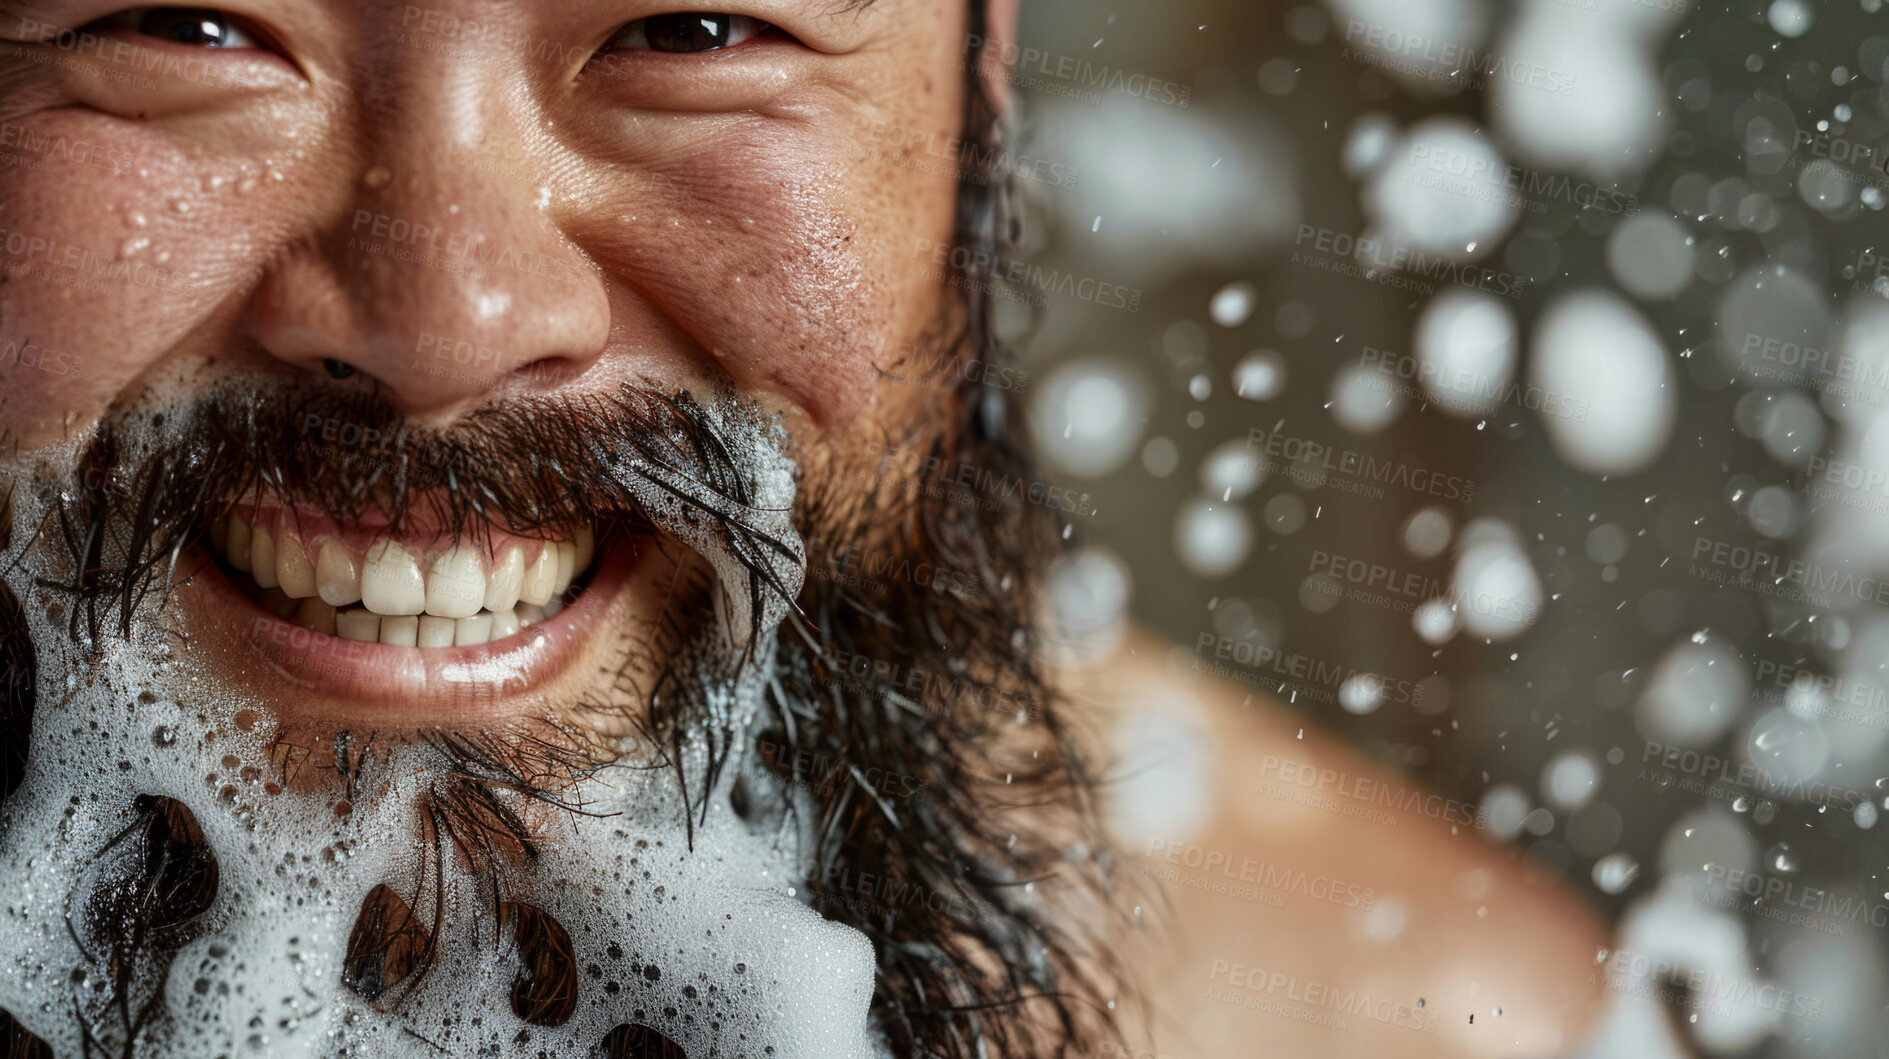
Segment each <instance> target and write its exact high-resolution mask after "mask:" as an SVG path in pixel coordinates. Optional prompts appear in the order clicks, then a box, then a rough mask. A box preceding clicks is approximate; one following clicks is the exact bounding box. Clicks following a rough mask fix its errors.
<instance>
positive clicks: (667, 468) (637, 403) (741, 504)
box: [39, 383, 804, 644]
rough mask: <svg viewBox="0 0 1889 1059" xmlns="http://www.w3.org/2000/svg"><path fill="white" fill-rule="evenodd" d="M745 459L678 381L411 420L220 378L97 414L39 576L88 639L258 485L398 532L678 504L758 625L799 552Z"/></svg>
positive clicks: (615, 518)
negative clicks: (175, 396) (53, 562)
mask: <svg viewBox="0 0 1889 1059" xmlns="http://www.w3.org/2000/svg"><path fill="white" fill-rule="evenodd" d="M754 464H755V455H754V454H753V453H752V452H751V451H748V449H747V448H745V447H744V446H743V444H742V443H741V442H739V441H737V440H736V439H735V438H733V437H731V436H730V433H729V431H728V429H727V428H725V427H724V426H723V425H722V424H721V423H720V422H718V420H717V418H716V417H715V416H714V415H712V414H711V413H710V411H709V410H708V409H706V408H704V407H703V405H702V404H701V403H700V402H699V401H698V400H697V399H696V398H695V397H693V396H692V395H690V394H688V393H687V392H678V393H674V394H667V393H664V392H662V391H660V390H658V389H656V388H654V387H647V386H638V385H634V384H626V385H624V386H622V387H621V388H619V389H618V390H616V391H615V392H612V393H609V394H607V395H588V396H583V397H576V398H570V397H562V398H552V397H548V396H538V395H531V396H524V397H518V398H513V399H509V400H507V401H505V402H502V403H496V404H493V405H490V406H487V407H485V408H482V409H479V410H476V411H474V412H472V413H470V414H468V415H467V416H466V417H465V418H463V419H461V420H460V421H457V422H455V423H453V424H451V425H450V426H446V427H423V426H419V425H416V424H414V423H412V422H411V421H409V420H408V419H407V418H406V417H405V416H403V415H402V414H401V413H400V412H399V411H397V410H396V409H394V408H393V407H392V406H390V405H389V404H388V403H387V402H386V401H385V400H384V399H382V398H381V397H379V396H378V395H376V394H373V393H371V392H361V391H345V390H340V389H336V388H329V387H312V386H309V385H307V384H282V385H278V386H274V387H267V388H258V387H256V386H255V385H254V384H253V383H250V384H247V385H235V384H226V385H224V386H222V387H219V388H218V389H216V390H213V391H212V392H211V393H209V394H207V395H205V396H204V397H202V398H200V399H198V400H197V401H195V402H193V403H192V404H191V405H190V406H189V407H188V408H187V409H186V410H184V411H183V412H182V413H181V416H180V418H177V419H171V420H167V418H166V415H165V413H162V412H144V413H121V414H118V415H114V416H113V417H112V418H110V419H108V420H106V421H105V422H104V423H103V424H102V425H101V426H100V428H99V430H98V431H97V433H96V435H95V437H94V438H93V440H92V441H91V443H90V444H89V445H88V446H87V447H86V449H85V451H84V454H83V456H82V458H81V460H80V463H79V467H78V480H77V482H76V483H72V484H71V485H69V486H68V487H67V488H65V489H64V490H62V491H61V492H60V493H59V495H58V496H57V497H56V499H55V501H54V502H53V503H52V504H50V505H49V507H48V516H47V523H48V524H46V525H42V526H41V527H40V530H39V532H40V534H41V535H42V536H48V535H49V536H51V538H52V540H53V543H54V544H55V546H56V550H57V551H58V552H61V553H63V558H64V560H65V561H64V563H63V564H62V566H63V570H62V572H61V573H60V574H59V575H56V576H49V577H44V578H42V579H41V580H40V581H39V584H40V585H41V586H42V587H44V588H46V589H49V590H51V591H53V592H55V593H59V594H62V595H64V596H65V597H66V598H67V600H68V602H69V607H68V610H69V616H68V623H69V632H70V634H71V635H72V636H73V637H74V638H75V639H82V640H84V641H86V642H88V643H90V644H96V643H97V642H98V639H99V637H100V635H101V634H102V633H103V632H104V631H105V630H107V629H108V628H112V627H114V626H115V627H116V628H117V630H118V631H119V633H120V634H121V635H126V636H128V635H130V632H131V627H132V622H133V620H134V618H135V617H136V616H137V615H138V614H140V613H142V612H143V611H144V610H145V608H147V607H148V606H151V605H152V604H154V603H155V604H156V605H157V606H162V604H163V601H164V600H165V599H166V598H167V596H168V592H169V590H170V587H171V586H172V585H173V584H175V583H176V582H177V578H178V574H179V569H178V568H179V564H180V562H181V561H182V559H183V556H184V555H185V552H186V550H187V548H188V547H189V546H190V545H192V544H195V543H197V542H199V541H200V540H202V539H204V538H205V537H206V535H207V527H208V524H209V521H210V519H211V518H213V517H215V516H216V515H218V514H221V513H224V512H227V511H228V510H229V509H230V508H231V507H232V505H233V503H234V502H235V500H236V499H237V498H241V497H247V496H249V495H251V494H252V493H253V492H254V491H255V490H257V489H261V490H263V491H266V492H267V493H270V494H273V495H274V496H275V497H277V498H279V499H280V500H281V501H282V502H283V503H284V504H286V505H288V506H290V507H291V508H297V507H299V508H305V509H308V510H313V511H318V512H321V513H323V514H325V515H327V516H329V517H331V518H333V519H335V520H336V522H338V523H340V524H341V525H343V526H348V525H354V524H358V523H359V522H360V521H361V520H362V519H363V518H364V517H365V516H367V515H369V514H370V513H374V514H377V515H379V516H382V517H384V518H386V519H387V520H388V521H389V522H390V523H391V532H393V533H395V534H400V533H402V532H404V531H406V530H408V529H410V528H412V527H413V526H414V525H415V524H417V523H420V522H422V521H424V522H425V524H426V526H427V527H428V528H429V529H432V528H434V527H438V528H440V529H442V530H443V531H444V532H447V533H450V534H452V535H454V536H459V535H462V534H469V535H472V536H475V537H476V536H477V535H479V534H480V533H481V532H483V531H484V530H485V529H487V528H488V527H489V526H490V525H493V524H497V525H503V526H504V527H505V528H507V529H508V530H510V531H511V532H514V533H518V534H521V535H527V536H530V535H540V534H542V535H549V534H551V533H554V532H556V531H558V530H561V529H565V528H568V527H571V526H576V525H593V526H596V527H598V528H599V529H600V530H602V531H604V532H616V531H623V532H638V531H641V532H647V531H648V529H649V528H650V527H651V526H661V525H662V524H663V523H664V522H665V521H666V520H667V521H670V522H673V521H674V517H675V515H674V511H675V510H678V509H686V510H685V514H686V516H687V517H688V518H689V519H690V521H691V522H693V523H696V524H697V525H701V524H704V523H705V524H706V525H707V527H708V529H709V531H710V536H712V537H713V538H714V539H715V540H716V541H717V542H718V544H719V546H720V547H721V548H723V549H725V550H726V551H727V553H728V555H729V556H730V557H732V558H733V559H734V560H735V561H736V562H737V563H738V564H739V565H740V567H741V568H744V569H746V571H747V572H748V575H749V576H748V578H747V581H748V585H747V591H748V593H749V596H750V603H751V604H752V605H751V606H750V608H749V613H750V615H751V616H752V617H753V619H754V621H755V622H756V625H757V628H756V629H755V630H754V631H755V632H758V631H759V629H758V624H759V621H760V615H761V612H762V609H763V608H762V606H761V603H762V597H763V595H764V594H765V593H768V592H773V593H777V594H779V595H780V596H782V597H783V598H784V599H787V600H789V601H791V600H792V598H793V596H794V591H793V589H792V588H791V587H790V586H789V585H788V584H786V583H785V582H784V581H783V578H782V575H781V572H780V571H781V570H782V569H783V567H785V568H788V569H791V568H795V567H798V566H799V565H801V564H802V563H804V553H803V552H802V550H801V548H800V546H799V544H798V542H797V541H794V540H791V539H788V538H785V537H783V536H782V535H781V533H780V532H778V531H777V530H775V529H773V528H772V527H774V526H777V525H779V523H780V519H779V518H778V513H777V512H772V511H770V510H765V509H763V508H760V507H757V506H756V504H757V499H756V496H755V487H754V484H753V483H754V482H755V480H756V478H755V473H756V468H755V466H754ZM186 573H187V571H186Z"/></svg>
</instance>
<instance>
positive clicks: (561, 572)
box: [551, 541, 577, 601]
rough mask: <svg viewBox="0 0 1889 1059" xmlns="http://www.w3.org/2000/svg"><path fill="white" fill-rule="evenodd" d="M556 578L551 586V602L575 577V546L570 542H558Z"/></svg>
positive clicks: (569, 585)
mask: <svg viewBox="0 0 1889 1059" xmlns="http://www.w3.org/2000/svg"><path fill="white" fill-rule="evenodd" d="M557 550H558V578H557V580H556V581H555V582H553V583H552V585H551V600H552V601H555V600H557V599H558V598H559V597H561V596H563V595H564V593H565V592H566V591H567V590H568V589H569V588H570V587H571V579H572V578H574V577H576V576H577V545H575V544H572V543H571V542H570V541H559V542H558V543H557Z"/></svg>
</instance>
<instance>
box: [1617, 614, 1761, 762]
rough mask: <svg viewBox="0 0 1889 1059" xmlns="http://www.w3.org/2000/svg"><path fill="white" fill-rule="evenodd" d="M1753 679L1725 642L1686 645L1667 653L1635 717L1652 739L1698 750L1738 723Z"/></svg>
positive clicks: (1675, 647) (1647, 688) (1651, 678)
mask: <svg viewBox="0 0 1889 1059" xmlns="http://www.w3.org/2000/svg"><path fill="white" fill-rule="evenodd" d="M1750 687H1751V677H1750V674H1749V672H1748V671H1747V669H1746V667H1745V662H1744V660H1743V659H1741V658H1740V657H1738V652H1737V651H1734V650H1733V649H1732V648H1731V645H1729V644H1727V643H1725V642H1724V641H1723V640H1717V639H1710V638H1708V639H1706V640H1705V641H1704V642H1703V643H1698V642H1693V641H1691V640H1687V641H1684V642H1681V643H1679V644H1677V645H1675V646H1674V647H1673V648H1672V649H1671V650H1669V651H1667V652H1666V655H1665V657H1663V658H1661V659H1660V660H1659V662H1658V664H1656V665H1655V666H1654V667H1653V672H1652V673H1651V675H1650V676H1649V677H1648V678H1647V682H1646V689H1645V691H1644V692H1642V693H1641V695H1640V701H1639V705H1638V707H1637V709H1636V713H1635V716H1636V717H1637V718H1638V720H1639V724H1640V731H1641V733H1642V734H1644V735H1645V736H1646V737H1647V738H1648V739H1652V740H1654V741H1656V742H1660V743H1668V744H1672V745H1675V746H1686V747H1700V746H1705V745H1706V744H1708V743H1710V742H1712V741H1713V740H1715V739H1717V738H1718V737H1719V736H1721V735H1723V734H1724V733H1725V730H1726V729H1728V728H1730V727H1731V725H1732V722H1733V721H1736V720H1737V719H1738V715H1739V713H1740V711H1741V710H1742V709H1743V708H1744V703H1745V695H1746V694H1747V692H1748V691H1749V690H1750Z"/></svg>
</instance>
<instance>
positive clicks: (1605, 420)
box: [1530, 291, 1678, 474]
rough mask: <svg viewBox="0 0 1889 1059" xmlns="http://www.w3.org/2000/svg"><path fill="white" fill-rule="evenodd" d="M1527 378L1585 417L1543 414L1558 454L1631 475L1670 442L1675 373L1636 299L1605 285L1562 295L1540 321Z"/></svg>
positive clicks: (1595, 470) (1587, 466)
mask: <svg viewBox="0 0 1889 1059" xmlns="http://www.w3.org/2000/svg"><path fill="white" fill-rule="evenodd" d="M1530 378H1531V380H1532V381H1533V382H1534V384H1535V385H1536V386H1537V387H1540V388H1541V389H1542V390H1544V391H1547V392H1549V393H1555V394H1560V395H1563V396H1564V397H1565V398H1566V399H1567V400H1568V401H1569V403H1570V407H1577V408H1581V409H1583V410H1584V411H1585V413H1586V414H1585V415H1584V416H1582V417H1579V418H1577V417H1574V416H1559V415H1556V416H1544V417H1543V419H1542V423H1543V425H1544V426H1546V427H1547V429H1548V437H1549V440H1550V441H1552V442H1553V443H1554V447H1555V451H1556V452H1558V453H1560V455H1561V458H1562V459H1564V460H1566V461H1567V462H1568V463H1569V464H1570V465H1572V466H1573V467H1575V468H1576V469H1578V470H1582V471H1587V472H1589V473H1591V474H1629V473H1632V472H1634V471H1637V470H1640V469H1642V468H1644V467H1646V466H1647V465H1648V464H1649V463H1651V462H1652V461H1653V460H1654V458H1656V457H1657V456H1658V455H1659V453H1660V451H1661V450H1662V449H1663V448H1665V445H1666V437H1667V435H1668V434H1669V433H1670V432H1671V431H1672V426H1673V419H1674V417H1675V415H1676V413H1677V405H1678V397H1677V393H1676V390H1677V386H1676V380H1675V379H1674V378H1673V373H1672V370H1671V369H1670V368H1669V367H1668V365H1667V362H1666V351H1665V349H1664V348H1663V347H1662V346H1661V344H1660V341H1659V338H1658V336H1656V335H1655V334H1654V333H1653V329H1652V328H1651V327H1649V326H1648V325H1647V323H1646V321H1644V320H1642V319H1641V318H1640V315H1639V314H1638V313H1636V312H1634V310H1633V308H1632V306H1630V305H1628V304H1627V303H1626V302H1625V301H1623V300H1622V299H1620V298H1619V297H1618V296H1616V295H1613V294H1608V293H1605V292H1601V291H1586V292H1582V293H1578V294H1571V295H1563V296H1562V297H1560V298H1559V299H1557V300H1556V301H1555V302H1554V303H1553V304H1551V305H1550V306H1549V307H1548V309H1547V310H1546V311H1545V312H1543V314H1542V319H1541V322H1540V323H1539V324H1537V325H1536V328H1535V356H1534V362H1533V364H1532V365H1531V372H1530Z"/></svg>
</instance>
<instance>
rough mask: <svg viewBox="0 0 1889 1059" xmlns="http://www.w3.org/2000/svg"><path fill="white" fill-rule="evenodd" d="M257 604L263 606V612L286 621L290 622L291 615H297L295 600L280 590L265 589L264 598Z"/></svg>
mask: <svg viewBox="0 0 1889 1059" xmlns="http://www.w3.org/2000/svg"><path fill="white" fill-rule="evenodd" d="M257 602H258V603H261V604H262V609H263V610H266V611H268V612H269V613H271V614H273V615H275V616H276V617H278V618H281V619H282V620H284V621H287V620H288V617H289V615H291V614H293V613H295V600H294V599H292V598H290V596H289V595H288V594H287V593H285V592H283V591H282V590H281V589H279V588H265V589H263V590H262V598H261V599H259V600H257Z"/></svg>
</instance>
